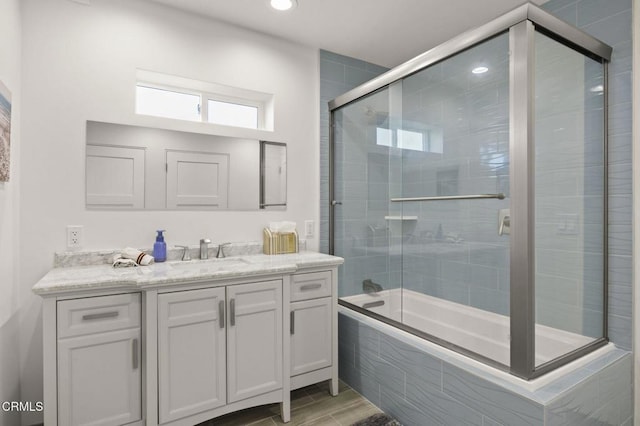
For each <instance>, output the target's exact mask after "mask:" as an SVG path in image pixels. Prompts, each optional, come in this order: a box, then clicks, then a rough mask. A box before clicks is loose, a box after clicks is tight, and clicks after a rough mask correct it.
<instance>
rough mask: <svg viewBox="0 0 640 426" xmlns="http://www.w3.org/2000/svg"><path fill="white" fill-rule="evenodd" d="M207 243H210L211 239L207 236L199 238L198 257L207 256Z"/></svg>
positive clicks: (206, 257) (204, 257) (203, 257)
mask: <svg viewBox="0 0 640 426" xmlns="http://www.w3.org/2000/svg"><path fill="white" fill-rule="evenodd" d="M209 244H211V240H210V239H208V238H203V239H201V240H200V259H208V258H209Z"/></svg>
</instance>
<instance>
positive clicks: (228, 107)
mask: <svg viewBox="0 0 640 426" xmlns="http://www.w3.org/2000/svg"><path fill="white" fill-rule="evenodd" d="M207 106H208V114H207V115H208V120H209V123H215V124H223V125H225V126H236V127H248V128H250V129H257V128H258V107H257V106H252V105H242V104H237V103H233V102H223V101H213V100H209V102H208V105H207Z"/></svg>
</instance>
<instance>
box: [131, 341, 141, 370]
mask: <svg viewBox="0 0 640 426" xmlns="http://www.w3.org/2000/svg"><path fill="white" fill-rule="evenodd" d="M132 346H133V347H132V350H131V357H132V360H131V361H132V363H133V369H134V370H137V369H138V366H139V364H140V359H139V357H138V339H133V345H132Z"/></svg>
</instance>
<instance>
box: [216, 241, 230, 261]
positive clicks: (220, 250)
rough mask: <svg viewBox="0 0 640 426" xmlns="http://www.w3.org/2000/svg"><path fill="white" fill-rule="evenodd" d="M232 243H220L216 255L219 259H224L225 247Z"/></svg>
mask: <svg viewBox="0 0 640 426" xmlns="http://www.w3.org/2000/svg"><path fill="white" fill-rule="evenodd" d="M230 244H231V243H224V244H219V245H218V254H216V257H217V258H218V259H223V258H224V257H225V255H224V250H223V249H224V247H225V246H228V245H230Z"/></svg>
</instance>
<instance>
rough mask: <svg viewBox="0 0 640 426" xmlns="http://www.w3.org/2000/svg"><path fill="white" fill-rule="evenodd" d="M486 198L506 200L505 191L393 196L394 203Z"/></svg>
mask: <svg viewBox="0 0 640 426" xmlns="http://www.w3.org/2000/svg"><path fill="white" fill-rule="evenodd" d="M485 198H497V199H498V200H504V198H505V196H504V194H503V193H501V192H500V193H498V194H477V195H443V196H439V197H409V198H392V199H391V201H392V202H394V203H404V202H406V201H445V200H479V199H485Z"/></svg>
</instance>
